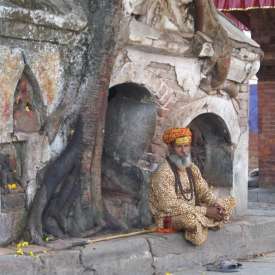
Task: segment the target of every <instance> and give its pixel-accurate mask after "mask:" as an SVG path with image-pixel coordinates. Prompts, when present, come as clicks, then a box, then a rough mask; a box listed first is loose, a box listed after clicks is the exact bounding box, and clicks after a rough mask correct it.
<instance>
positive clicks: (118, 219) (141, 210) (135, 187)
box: [102, 83, 157, 230]
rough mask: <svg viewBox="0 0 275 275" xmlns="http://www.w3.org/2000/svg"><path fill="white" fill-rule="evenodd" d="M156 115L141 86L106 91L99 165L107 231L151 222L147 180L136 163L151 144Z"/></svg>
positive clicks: (135, 85)
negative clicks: (106, 102) (100, 167)
mask: <svg viewBox="0 0 275 275" xmlns="http://www.w3.org/2000/svg"><path fill="white" fill-rule="evenodd" d="M156 113H157V106H156V104H155V103H154V101H153V99H152V97H151V95H150V92H149V91H148V90H147V89H146V88H144V87H143V86H140V85H137V84H135V83H124V84H120V85H117V86H114V87H112V88H111V89H110V90H109V102H108V109H107V115H106V125H105V139H104V146H103V161H102V179H103V181H102V194H103V199H104V205H105V209H106V212H107V215H108V217H109V219H108V220H109V222H110V224H109V229H119V230H121V229H129V228H138V227H142V226H145V225H148V223H150V222H151V220H150V215H149V210H148V206H147V195H148V191H147V187H148V182H147V180H148V179H147V178H146V172H145V171H143V169H142V168H140V167H139V161H140V160H141V159H142V158H143V156H144V153H146V152H147V150H148V147H149V145H150V144H151V140H152V138H153V135H154V132H155V127H156ZM145 217H148V219H147V220H146V218H145Z"/></svg>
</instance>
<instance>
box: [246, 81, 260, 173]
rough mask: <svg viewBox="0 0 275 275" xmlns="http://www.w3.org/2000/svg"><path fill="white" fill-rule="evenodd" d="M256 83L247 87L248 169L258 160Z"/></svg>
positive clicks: (255, 164)
mask: <svg viewBox="0 0 275 275" xmlns="http://www.w3.org/2000/svg"><path fill="white" fill-rule="evenodd" d="M257 87H258V85H257V84H256V83H255V84H252V85H250V87H249V149H248V150H249V163H248V170H249V171H251V170H253V169H255V168H258V167H259V160H258V151H259V148H258V135H259V114H258V109H259V106H258V105H259V103H258V88H257Z"/></svg>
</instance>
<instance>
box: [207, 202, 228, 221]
mask: <svg viewBox="0 0 275 275" xmlns="http://www.w3.org/2000/svg"><path fill="white" fill-rule="evenodd" d="M222 210H223V209H221V208H220V207H219V206H210V207H207V209H206V217H208V218H210V219H213V220H215V221H218V222H220V221H222V220H223V218H224V211H222Z"/></svg>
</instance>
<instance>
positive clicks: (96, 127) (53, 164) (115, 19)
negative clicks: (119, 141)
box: [27, 0, 122, 244]
mask: <svg viewBox="0 0 275 275" xmlns="http://www.w3.org/2000/svg"><path fill="white" fill-rule="evenodd" d="M86 6H88V7H89V12H88V16H89V23H88V29H87V37H88V39H86V42H87V41H88V43H86V42H84V43H83V45H82V46H85V47H86V48H85V51H84V53H83V57H84V60H83V61H82V62H83V64H82V68H83V70H84V71H83V74H84V77H82V80H81V86H80V87H78V91H79V93H80V94H79V95H78V97H79V102H80V106H78V107H77V108H74V109H73V108H72V106H73V103H72V102H70V101H69V100H68V98H64V99H63V100H62V103H61V106H62V108H60V110H61V112H58V114H55V115H54V117H49V118H48V120H47V122H46V124H45V127H44V129H43V131H44V132H43V133H42V134H45V135H48V137H49V140H53V138H54V136H55V135H56V133H57V131H58V129H59V128H60V127H61V126H62V125H63V126H64V125H65V123H66V119H68V118H69V117H70V116H72V117H73V118H74V120H75V125H76V126H74V131H73V132H74V134H73V136H72V137H71V140H70V141H69V142H68V145H67V147H66V148H65V150H64V151H63V152H62V153H61V154H60V156H59V157H58V158H57V159H56V160H51V161H50V162H49V163H48V165H46V167H45V168H44V169H43V171H40V173H39V175H38V177H37V179H38V183H39V186H40V188H39V189H38V191H37V193H36V195H35V198H34V201H33V204H32V207H31V208H30V211H29V219H28V224H27V231H28V233H30V239H31V241H32V242H34V243H38V244H41V243H43V240H42V235H43V228H45V227H46V228H48V229H49V230H51V233H54V232H56V234H55V235H58V234H59V233H58V232H60V234H63V233H64V234H68V230H66V228H65V227H66V226H65V225H64V224H65V223H66V219H67V218H68V216H69V211H72V209H71V208H72V207H73V205H74V202H75V201H76V200H77V199H79V197H81V200H82V201H83V198H85V196H86V198H88V199H87V201H86V203H88V204H89V208H90V211H89V215H92V218H93V220H94V222H93V226H99V227H100V226H102V225H104V213H103V206H102V194H101V155H102V146H103V138H104V125H105V114H106V109H107V101H108V89H109V82H110V77H111V73H112V67H113V63H114V60H115V57H116V52H117V50H118V48H119V45H118V32H119V23H120V20H121V18H122V16H121V12H122V4H121V0H114V1H110V0H95V1H89V3H86ZM73 65H74V64H72V66H73ZM72 86H73V85H72ZM67 94H69V93H67ZM71 101H72V100H71ZM72 109H73V111H72ZM68 127H69V126H68ZM68 127H67V128H68ZM83 187H84V188H83ZM83 189H86V194H85V191H83ZM61 201H62V202H63V203H61ZM85 213H86V215H87V212H85ZM82 215H84V217H83V218H84V219H85V214H84V212H83V213H82ZM89 218H90V217H89ZM53 221H54V222H53ZM78 233H79V235H80V233H81V232H80V230H79V232H78Z"/></svg>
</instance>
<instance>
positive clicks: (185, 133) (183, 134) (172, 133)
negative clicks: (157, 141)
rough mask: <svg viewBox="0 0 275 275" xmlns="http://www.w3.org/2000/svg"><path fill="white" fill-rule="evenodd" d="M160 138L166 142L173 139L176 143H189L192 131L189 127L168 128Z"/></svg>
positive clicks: (168, 142)
mask: <svg viewBox="0 0 275 275" xmlns="http://www.w3.org/2000/svg"><path fill="white" fill-rule="evenodd" d="M162 139H163V141H164V142H165V143H166V144H170V143H172V142H174V141H175V143H176V144H191V141H192V133H191V131H190V129H189V128H170V129H167V130H166V131H165V132H164V134H163V136H162Z"/></svg>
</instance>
